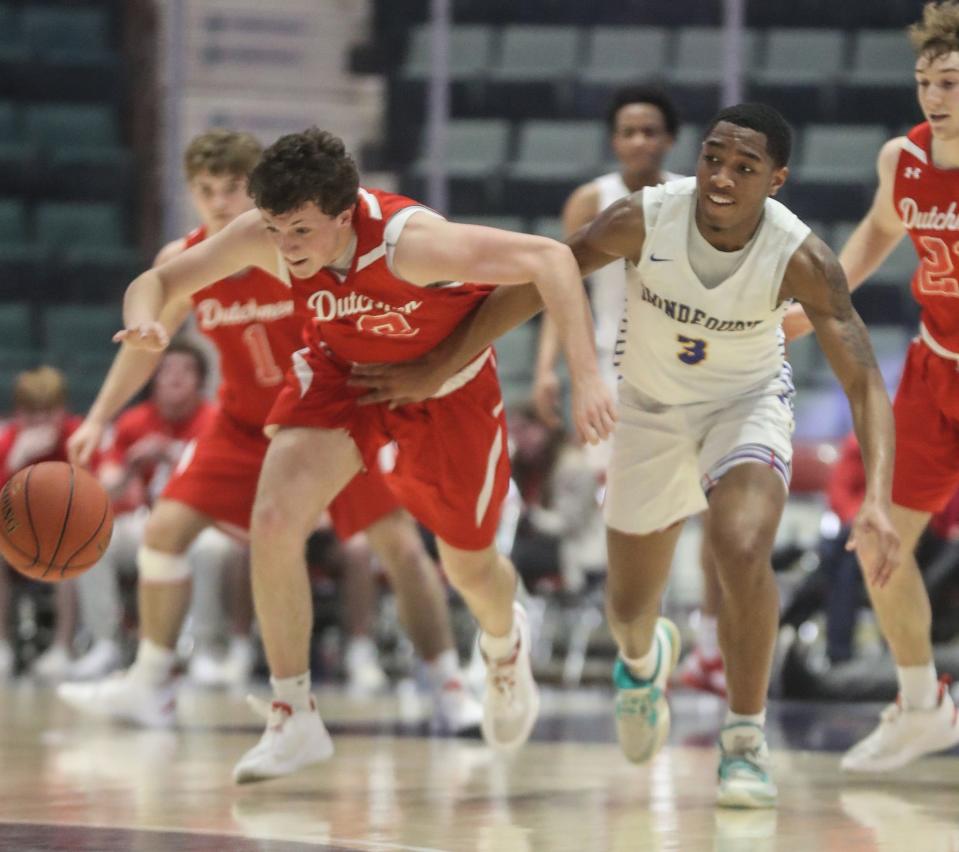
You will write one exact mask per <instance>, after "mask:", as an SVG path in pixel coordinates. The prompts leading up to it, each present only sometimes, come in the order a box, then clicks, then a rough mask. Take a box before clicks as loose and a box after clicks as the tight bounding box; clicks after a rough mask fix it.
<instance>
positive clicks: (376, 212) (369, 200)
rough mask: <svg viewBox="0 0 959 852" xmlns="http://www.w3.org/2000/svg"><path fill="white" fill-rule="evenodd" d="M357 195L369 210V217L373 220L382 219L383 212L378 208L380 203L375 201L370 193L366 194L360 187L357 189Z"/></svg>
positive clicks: (374, 197)
mask: <svg viewBox="0 0 959 852" xmlns="http://www.w3.org/2000/svg"><path fill="white" fill-rule="evenodd" d="M359 194H360V198H362V199H363V200H364V201H365V202H366V206H367V207H369V209H370V217H371V218H373V219H382V218H383V210H382V208H381V207H380V202H379V201H377V200H376V196H375V195H373V193H371V192H367V191H366V190H365V189H363V187H362V186H361V187H360V188H359Z"/></svg>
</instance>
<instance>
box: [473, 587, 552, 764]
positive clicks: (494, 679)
mask: <svg viewBox="0 0 959 852" xmlns="http://www.w3.org/2000/svg"><path fill="white" fill-rule="evenodd" d="M513 618H514V620H515V622H516V625H517V627H518V628H519V640H518V641H517V643H516V650H515V651H514V652H513V653H512V654H511V655H510V656H509V657H507V658H506V659H503V660H488V659H487V660H486V690H485V692H484V693H483V722H482V725H481V726H480V728H481V730H482V732H483V739H485V740H486V743H487V745H490V746H492V747H493V748H496V749H501V750H508V749H515V748H519V747H520V746H521V745H523V743H525V742H526V740H528V739H529V735H530V734H531V733H532V731H533V725H535V724H536V717H537V716H538V715H539V690H538V689H537V687H536V681H535V680H533V668H532V666H531V665H530V659H529V651H530V636H529V623H528V622H527V620H526V610H524V609H523V607H522V606H521V605H520V604H519V603H515V602H514V603H513Z"/></svg>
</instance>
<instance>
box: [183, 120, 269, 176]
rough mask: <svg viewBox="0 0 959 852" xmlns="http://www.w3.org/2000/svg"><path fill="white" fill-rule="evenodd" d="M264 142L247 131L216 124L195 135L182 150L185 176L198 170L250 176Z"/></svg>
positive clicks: (218, 173)
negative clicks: (218, 126) (224, 127)
mask: <svg viewBox="0 0 959 852" xmlns="http://www.w3.org/2000/svg"><path fill="white" fill-rule="evenodd" d="M262 153H263V146H262V145H261V144H260V143H259V142H258V141H257V140H256V138H255V137H253V136H252V135H251V134H249V133H243V132H241V131H238V130H223V129H221V128H216V129H214V130H207V131H206V132H205V133H201V134H200V135H199V136H195V137H194V138H193V140H192V141H191V142H190V144H189V145H187V149H186V151H185V153H184V154H183V170H184V171H185V172H186V177H187V180H193V178H195V177H196V176H197V175H198V174H200V173H201V172H209V173H210V174H211V175H233V176H234V177H242V178H245V177H249V174H250V172H252V171H253V167H254V166H255V165H256V164H257V162H259V159H260V154H262Z"/></svg>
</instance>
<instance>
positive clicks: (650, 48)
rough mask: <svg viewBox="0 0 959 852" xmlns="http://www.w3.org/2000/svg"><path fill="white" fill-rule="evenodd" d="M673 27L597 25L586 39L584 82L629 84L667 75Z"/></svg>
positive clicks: (581, 77) (583, 69)
mask: <svg viewBox="0 0 959 852" xmlns="http://www.w3.org/2000/svg"><path fill="white" fill-rule="evenodd" d="M668 49H669V31H668V30H667V29H665V28H662V27H596V28H595V29H593V30H591V31H590V33H589V37H588V39H587V42H586V61H585V63H584V64H583V67H582V70H581V71H580V75H579V76H580V80H581V81H582V82H583V83H586V84H590V83H596V84H602V85H603V86H625V85H631V84H635V83H637V82H639V81H649V80H655V79H660V78H662V77H663V76H664V73H665V69H666V60H667V54H668Z"/></svg>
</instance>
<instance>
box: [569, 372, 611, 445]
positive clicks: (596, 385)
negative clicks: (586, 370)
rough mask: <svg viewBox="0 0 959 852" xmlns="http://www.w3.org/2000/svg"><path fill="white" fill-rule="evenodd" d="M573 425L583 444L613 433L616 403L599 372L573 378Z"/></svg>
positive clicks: (601, 439) (603, 438)
mask: <svg viewBox="0 0 959 852" xmlns="http://www.w3.org/2000/svg"><path fill="white" fill-rule="evenodd" d="M573 425H574V426H575V427H576V434H577V436H578V437H579V439H580V441H582V442H583V443H584V444H598V443H599V442H600V441H604V440H605V439H606V438H608V437H609V436H610V435H612V434H613V428H614V427H615V425H616V405H615V403H614V402H613V397H612V396H611V394H610V392H609V388H607V387H606V383H605V382H604V381H603V380H602V379H601V378H600V377H599V373H591V374H590V375H588V376H585V377H583V378H580V379H574V380H573Z"/></svg>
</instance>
